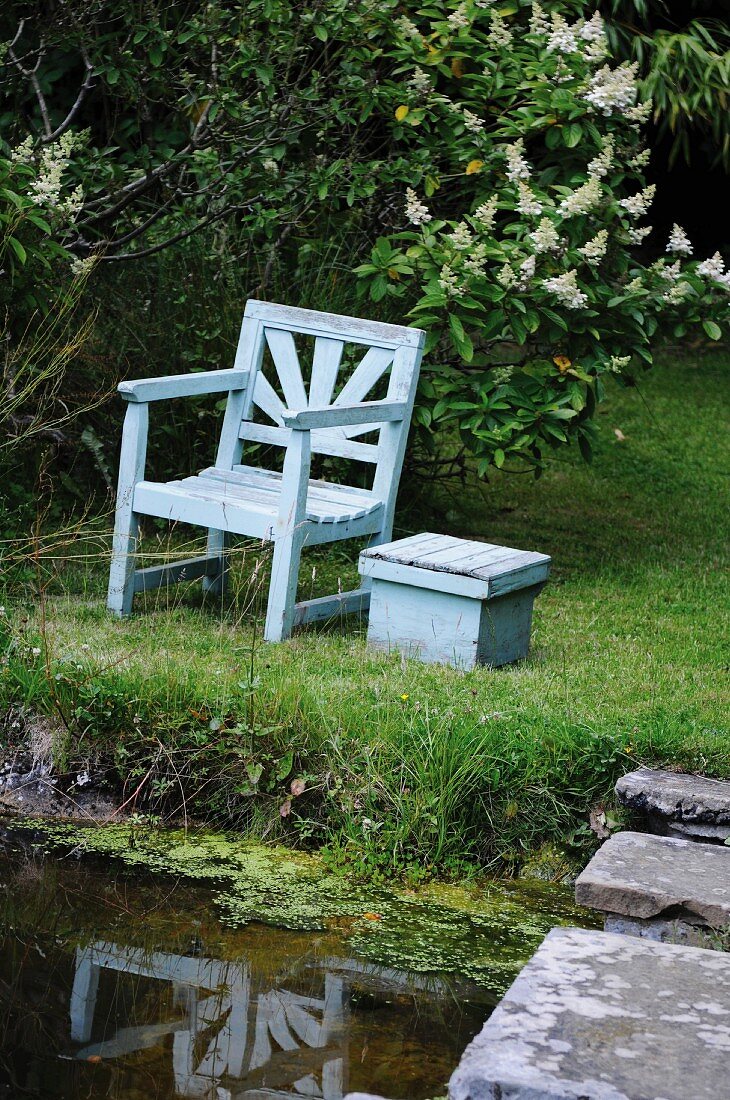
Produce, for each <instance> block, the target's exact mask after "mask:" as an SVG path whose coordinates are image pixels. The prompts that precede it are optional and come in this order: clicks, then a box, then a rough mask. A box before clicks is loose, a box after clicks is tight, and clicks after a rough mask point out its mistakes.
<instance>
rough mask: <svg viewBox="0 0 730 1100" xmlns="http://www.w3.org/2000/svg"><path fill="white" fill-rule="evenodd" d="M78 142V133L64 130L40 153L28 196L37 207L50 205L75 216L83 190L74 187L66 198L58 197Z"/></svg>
mask: <svg viewBox="0 0 730 1100" xmlns="http://www.w3.org/2000/svg"><path fill="white" fill-rule="evenodd" d="M77 141H78V138H77V135H76V134H74V133H72V132H71V131H70V130H67V131H66V133H65V134H62V135H61V137H60V138H59V140H58V141H54V142H52V143H51V144H50V145H47V146H46V148H45V149H44V150H43V152H42V153H41V157H40V161H39V163H38V174H37V176H36V178H35V179H34V180H32V181H31V183H30V185H29V189H28V190H29V194H28V197H29V198H30V200H31V202H33V203H35V205H36V206H46V207H49V208H51V209H53V210H56V211H58V212H59V213H60V214H63V215H65V216H66V217H68V218H75V217H76V215H77V214H78V212H79V210H80V209H81V207H82V206H83V204H84V193H83V190H82V189H81V187H80V186H78V187H75V188H74V189H73V191H71V192H70V193H69V194H68V195H67V196H66V197H65V198H62V197H61V192H62V190H63V174H64V172H65V171H66V169H67V168H68V166H69V164H70V163H71V153H72V152H73V150H74V148H75V146H76V144H77Z"/></svg>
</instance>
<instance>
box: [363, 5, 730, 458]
mask: <svg viewBox="0 0 730 1100" xmlns="http://www.w3.org/2000/svg"><path fill="white" fill-rule="evenodd" d="M581 7H582V6H581V5H575V6H574V8H573V10H572V17H571V18H568V17H567V14H568V13H569V12H570V10H571V9H570V5H569V4H565V3H563V4H560V5H556V6H555V7H554V8H553V10H552V11H550V12H549V13H548V12H545V11H543V9H542V8H541V7H540V5H539V4H537V3H529V2H526V0H513V2H512V3H511V4H508V5H505V6H501V7H500V8H499V9H497V8H496V7H495V6H493V5H492V3H491V2H490V0H465V2H461V3H458V4H453V3H452V4H447V5H439V4H433V5H431V6H430V7H429V8H427V9H423V10H422V11H420V12H419V13H417V14H414V15H413V17H412V18H411V17H407V16H402V17H401V18H400V20H399V21H398V23H397V24H396V27H395V31H394V42H393V45H392V48H391V49H390V50H389V51H388V57H389V59H390V62H391V65H392V70H391V78H390V80H389V81H387V82H385V83H384V85H383V86H382V88H381V92H380V95H381V102H382V103H384V104H386V105H387V109H388V110H389V111H392V117H394V119H395V132H394V133H395V137H396V138H397V139H398V140H399V142H400V143H402V144H403V145H405V147H406V148H407V153H406V158H407V161H408V163H409V166H410V169H411V173H412V174H411V176H410V178H409V181H408V182H409V186H408V188H407V190H406V191H405V202H404V216H403V221H404V223H405V224H406V225H407V227H406V228H403V229H402V230H401V231H399V232H396V233H394V234H392V235H391V236H390V237H389V238H388V239H385V238H384V239H382V240H380V241H379V242H378V243H377V245H376V247H375V249H374V250H373V253H372V257H371V260H370V262H369V263H366V264H363V265H361V266H360V267H359V268H358V273H359V275H360V276H361V277H362V278H363V279H364V280H365V281H366V285H367V286H368V288H369V293H370V296H371V298H372V299H373V300H374V301H380V300H381V299H383V298H385V297H386V295H391V296H396V297H405V296H406V295H410V294H412V293H413V292H414V291H416V292H417V293H418V295H419V297H418V300H417V302H416V304H415V306H414V307H413V309H412V311H411V316H412V318H413V321H414V323H416V324H418V325H419V326H421V327H423V328H425V329H427V331H428V333H429V341H428V352H429V360H430V362H431V363H436V364H437V366H436V368H435V369H433V370H432V372H431V374H430V375H429V376H427V377H426V379H425V384H424V386H423V388H422V389H423V397H424V403H423V405H422V407H421V408H420V409H419V410H418V412H417V415H418V417H419V419H420V421H421V423H422V424H423V425H424V426H427V427H428V426H431V425H433V424H443V425H446V426H448V425H451V424H455V425H457V426H458V430H459V433H460V436H461V440H462V443H463V445H464V447H465V448H466V449H468V450H469V451H470V452H471V453H472V454H473V455H474V456H475V457H476V459H477V466H478V470H479V472H480V473H482V474H483V473H485V472H486V470H487V469H488V467H489V465H490V464H492V463H493V464H495V465H496V466H502V465H503V464H504V463H505V462H507V461H508V460H512V462H511V464H515V463H516V464H517V465H524V464H527V465H528V466H532V467H534V468H535V469H536V470H538V471H539V469H540V468H541V467H542V465H543V463H544V452H545V449H546V447H555V446H558V445H561V444H564V443H566V442H568V441H570V440H573V439H576V440H577V442H578V444H579V446H580V448H581V451H582V453H583V454H584V456H585V457H587V458H588V457H590V450H591V437H592V433H593V430H594V429H593V425H592V420H591V418H592V414H593V412H594V409H595V405H596V402H597V401H599V400H600V399H601V398H602V396H603V393H604V380H605V379H606V377H608V376H613V377H615V378H616V379H618V380H619V381H622V382H624V383H625V384H631V383H632V382H633V380H634V378H635V376H636V372H637V371H638V370H640V369H642V368H646V367H647V366H649V365H650V364H651V361H652V353H651V345H652V341H653V339H654V338H655V337H656V336H657V335H658V334H662V335H668V334H673V335H674V336H675V337H682V336H683V335H684V334H685V333H686V332H688V331H689V329H690V327H692V326H701V327H702V328H704V332H705V334H706V335H707V336H708V337H709V338H710V339H713V340H717V339H720V337H721V335H722V331H721V329H720V326H719V324H718V321H720V320H721V318H722V317H723V316H727V311H728V301H729V299H728V292H730V274H729V273H727V272H725V270H724V266H723V261H722V258H721V257H720V256H719V254H718V255H716V256H715V257H713V258H712V259H709V260H705V261H704V262H702V263H699V264H697V263H696V262H689V263H688V262H686V261H687V259H688V258H689V257H691V255H692V245H691V243H690V241H689V240H688V238H687V236H686V234H685V233H684V231H683V230H682V228H681V227H680V226H678V225H675V227H674V229H673V230H672V233H671V236H670V238H669V241H668V242H667V244H666V248H665V255H664V256H663V257H662V258H661V259H659V260H658V261H656V262H655V263H653V264H651V266H649V267H646V266H643V265H642V264H640V263H639V262H638V261H637V260H636V259H635V258H634V256H633V255H632V252H631V248H632V246H634V245H638V244H641V243H642V242H643V241H644V240H645V238H646V237H647V236H648V235H649V234H650V233H651V228H650V226H647V225H644V224H641V222H642V219H644V218H645V216H646V215H647V214H648V211H649V208H650V205H651V201H652V199H653V196H654V190H655V188H654V187H653V186H652V185H647V182H646V180H645V178H644V175H643V169H644V166H645V165H646V163H647V160H648V151H647V149H646V147H645V145H644V142H643V139H642V125H643V123H645V122H646V120H647V118H648V115H649V111H650V104H649V103H646V102H639V101H638V96H637V86H636V66H635V65H633V64H628V63H623V64H620V65H613V64H612V63H611V60H610V58H609V50H608V42H607V39H606V35H605V31H604V27H603V23H602V20H601V17H600V15H599V14H598V13H595V14H592V15H590V18H585V17H582V16H580V15H579V12H580V10H581Z"/></svg>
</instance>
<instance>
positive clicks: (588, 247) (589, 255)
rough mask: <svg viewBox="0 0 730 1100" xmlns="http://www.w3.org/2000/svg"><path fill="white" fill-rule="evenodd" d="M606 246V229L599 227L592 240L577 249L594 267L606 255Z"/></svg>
mask: <svg viewBox="0 0 730 1100" xmlns="http://www.w3.org/2000/svg"><path fill="white" fill-rule="evenodd" d="M607 248H608V230H606V229H601V230H599V231H598V233H596V235H595V237H594V238H593V240H590V241H588V242H587V243H586V244H584V245H583V247H582V248H579V249H578V251H579V252H580V254H581V256H583V257H585V259H586V260H587V261H588V263H589V264H590V265H591V266H592V267H596V266H597V265H598V264H599V263H600V262H601V260H602V259H603V257H604V256H605V255H606V249H607Z"/></svg>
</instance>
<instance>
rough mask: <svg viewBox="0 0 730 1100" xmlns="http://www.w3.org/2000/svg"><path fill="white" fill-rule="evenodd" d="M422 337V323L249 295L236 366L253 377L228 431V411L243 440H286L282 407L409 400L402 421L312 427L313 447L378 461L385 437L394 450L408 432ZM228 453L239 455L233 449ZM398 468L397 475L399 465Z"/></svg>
mask: <svg viewBox="0 0 730 1100" xmlns="http://www.w3.org/2000/svg"><path fill="white" fill-rule="evenodd" d="M422 342H423V334H422V333H421V332H420V331H419V330H417V329H409V328H404V327H400V326H396V325H387V324H383V323H381V322H378V321H366V320H361V319H359V318H355V317H343V316H340V315H337V314H327V313H319V312H315V311H313V310H305V309H295V308H292V307H289V306H280V305H273V304H270V303H267V302H249V303H248V304H247V306H246V312H245V315H244V320H243V325H242V328H241V338H240V341H239V346H238V352H237V355H236V366H237V367H239V368H243V369H246V368H248V369H251V371H252V372H255V382H254V384H253V387H252V388H251V389H250V390H249V391H248V395H247V396H246V397H245V398H242V399H241V401H240V406H239V407H238V409H237V410H236V411H229V413H228V414H227V420H228V421H229V423H228V425H227V428H228V432H229V433H230V429H231V428H232V424H231V423H230V420H231V418H232V417H235V416H238V437H239V439H240V440H251V441H254V442H258V443H267V444H275V445H279V446H286V445H287V443H288V441H289V438H290V433H289V429H288V428H285V427H284V423H283V420H282V413H283V412H284V410H285V409H293V410H296V411H300V410H303V409H307V408H325V407H330V406H334V407H336V406H338V405H352V404H356V403H358V402H361V401H372V400H380V399H382V398H384V397H386V396H387V397H388V398H390V399H391V400H399V401H405V402H407V403H408V407H409V415H408V418H407V420H406V421H404V422H403V423H402V424H400V423H399V424H395V425H394V424H389V425H388V426H387V427H386V425H385V424H383V423H381V422H373V423H371V424H358V425H356V426H352V427H341V428H328V429H316V430H313V431H312V433H311V440H312V451H313V452H315V453H320V454H328V455H335V456H338V457H342V458H351V459H356V460H358V461H362V462H373V463H378V462H379V460H380V459H381V458H383V457H385V456H384V447H383V445H382V444H383V443H384V442H385V438H384V437H387V438H388V446H387V448H386V449H387V450H388V451H389V452H393V450H394V439H393V435H394V433H398V434H399V435H400V434H403V433H406V434H407V432H408V421H409V420H410V408H411V406H412V402H413V396H414V393H415V385H416V381H417V377H418V368H419V365H420V357H421V347H422ZM225 435H226V427H224V436H225ZM397 450H402V448H399V447H396V451H397ZM239 454H240V450H239ZM392 457H393V459H394V460H397V457H398V456H397V455H396V454H395V453H393V454H392ZM401 457H402V456H401ZM231 460H232V461H233V462H237V461H239V459H238V457H237V456H236V455H235V454H234V453H231ZM397 465H398V467H399V466H400V462H397ZM393 472H394V474H395V476H397V475H398V473H399V472H400V471H399V468H398V470H397V471H396V470H394V471H393Z"/></svg>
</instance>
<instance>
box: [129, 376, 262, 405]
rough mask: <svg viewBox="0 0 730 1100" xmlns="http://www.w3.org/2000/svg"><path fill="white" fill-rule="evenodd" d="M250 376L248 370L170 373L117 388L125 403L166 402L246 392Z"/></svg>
mask: <svg viewBox="0 0 730 1100" xmlns="http://www.w3.org/2000/svg"><path fill="white" fill-rule="evenodd" d="M249 376H250V372H249V371H247V370H233V369H231V370H206V371H198V372H197V373H195V374H170V375H167V376H166V377H164V378H139V379H136V380H135V381H131V382H120V383H119V386H118V389H119V393H120V394H121V395H122V397H123V398H124V400H125V401H145V402H146V401H163V400H165V399H167V398H171V397H195V396H197V395H198V394H205V393H228V392H229V391H230V390H245V388H246V386H247V385H248V381H249Z"/></svg>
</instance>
